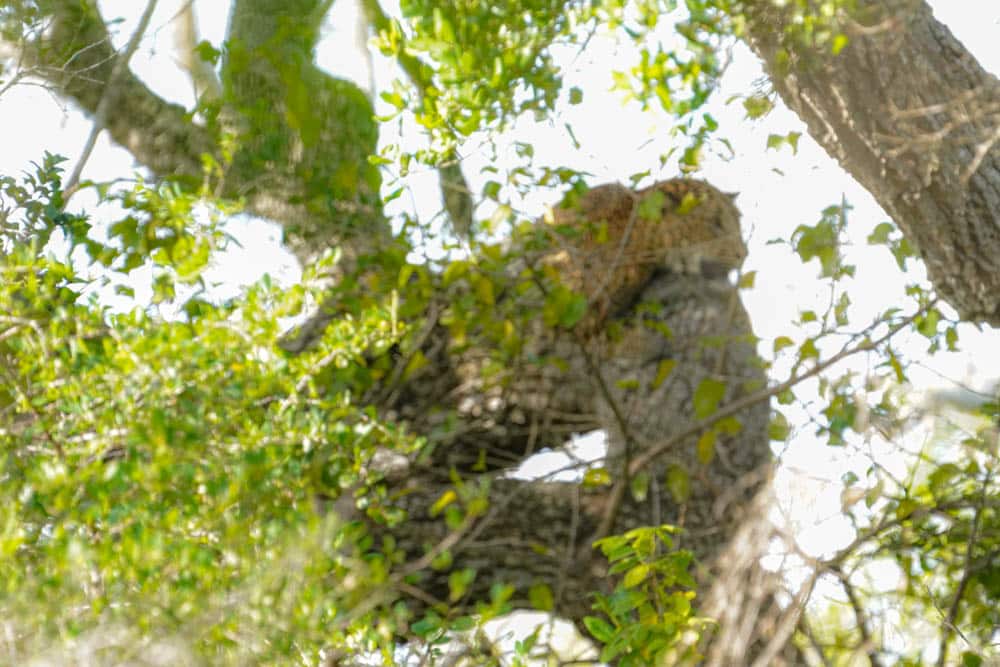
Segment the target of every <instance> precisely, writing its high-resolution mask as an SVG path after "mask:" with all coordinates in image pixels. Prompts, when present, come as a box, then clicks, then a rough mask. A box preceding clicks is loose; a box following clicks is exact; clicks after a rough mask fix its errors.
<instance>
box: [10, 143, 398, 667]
mask: <svg viewBox="0 0 1000 667" xmlns="http://www.w3.org/2000/svg"><path fill="white" fill-rule="evenodd" d="M54 163H55V160H54V159H52V158H47V159H46V162H45V164H44V166H43V167H41V168H39V170H38V173H37V175H27V176H26V177H25V178H24V185H21V186H17V185H15V184H14V183H13V181H11V180H7V181H5V184H6V187H5V193H6V194H7V196H8V198H9V199H8V201H9V202H10V203H12V204H14V205H16V210H18V211H19V212H20V213H21V214H22V219H21V220H20V221H19V223H20V224H18V225H14V226H16V227H17V228H18V229H11V226H8V228H7V229H5V232H4V236H3V245H4V247H5V249H6V252H5V253H4V255H3V256H2V259H0V312H2V313H3V315H0V327H2V328H0V373H2V376H3V383H2V386H3V390H2V391H0V444H2V451H3V471H2V474H0V489H2V490H0V494H2V497H3V498H4V504H3V519H2V521H0V523H2V526H3V528H2V536H0V554H2V556H0V571H2V574H0V578H2V581H3V584H2V592H0V600H2V605H3V608H4V614H5V616H6V617H7V618H8V619H16V621H15V622H16V634H17V635H18V636H20V637H22V638H23V641H24V642H26V645H22V646H19V647H16V648H17V649H20V650H23V651H27V652H29V654H30V652H32V651H38V650H41V649H42V648H43V647H44V646H45V645H46V644H47V643H48V642H51V641H53V640H57V639H58V640H59V641H60V642H66V643H69V644H71V645H72V644H74V643H76V644H79V645H81V646H82V645H84V644H86V641H87V637H88V636H90V635H92V633H94V632H101V633H105V634H108V635H113V634H114V633H113V631H114V630H115V629H117V628H130V629H131V631H132V632H138V633H141V634H142V635H143V636H146V637H150V638H156V637H158V638H162V640H163V642H164V643H170V642H182V643H183V645H189V644H190V645H192V646H193V647H194V648H195V649H197V651H198V652H199V653H202V654H203V655H204V656H205V657H206V658H210V659H211V660H212V661H213V662H219V663H228V662H242V661H243V660H245V659H247V657H248V656H250V655H253V656H255V657H256V658H257V659H262V660H265V661H280V660H285V659H288V657H289V656H291V655H296V656H309V655H311V656H314V657H313V658H312V660H315V659H318V658H317V657H316V656H318V655H319V651H320V649H322V648H323V647H324V646H328V645H329V642H330V640H331V636H341V637H343V636H346V635H348V634H351V633H352V632H354V633H360V634H359V639H358V640H359V641H361V642H362V643H363V644H364V643H368V642H374V644H372V645H377V644H378V643H379V642H382V643H384V642H385V640H386V639H387V637H388V636H390V635H389V634H386V633H387V629H386V626H384V625H383V626H379V625H378V624H376V623H374V622H373V619H374V618H375V617H374V616H373V615H372V613H373V612H372V611H363V609H364V605H362V601H364V600H376V601H377V600H379V599H380V596H382V595H385V590H386V589H387V586H388V584H387V577H388V572H389V569H390V565H391V563H392V562H393V559H394V558H395V556H394V554H393V553H392V552H391V549H390V547H388V546H387V547H386V548H387V551H385V552H381V551H379V550H377V549H373V546H372V544H371V543H370V541H367V538H366V537H365V534H364V533H363V532H359V531H358V527H357V526H356V525H350V524H341V523H338V522H337V521H336V519H335V517H336V515H334V514H330V513H325V512H321V511H319V510H320V509H321V507H322V506H323V505H324V504H325V503H328V502H332V500H333V499H336V498H338V497H341V496H345V497H346V498H348V499H349V498H351V497H352V494H355V493H358V494H363V495H364V496H365V497H366V498H367V500H368V502H369V503H370V504H369V506H368V513H369V515H372V516H377V515H378V513H379V512H380V509H379V503H378V497H379V490H378V489H379V484H378V479H377V478H375V477H372V476H371V474H370V473H369V472H368V471H367V469H366V467H365V463H366V462H367V461H368V460H369V459H370V458H371V456H372V455H373V454H374V452H375V451H376V449H379V448H382V449H388V450H391V451H399V452H406V451H409V450H411V449H412V448H413V447H414V446H416V444H417V443H416V441H415V440H414V439H413V438H412V437H411V436H408V435H407V434H405V433H403V432H401V431H399V430H398V429H396V428H395V427H393V426H392V425H390V424H386V423H383V422H381V421H379V420H378V419H377V418H376V417H375V416H374V415H373V414H371V413H370V412H368V411H365V410H363V409H360V408H359V407H356V406H354V405H353V404H352V403H351V401H350V399H349V397H348V395H347V393H346V392H344V391H340V392H327V391H324V390H318V389H317V386H316V384H315V378H316V377H317V376H319V375H322V374H326V375H327V376H337V375H343V374H349V373H351V371H352V365H353V364H354V362H355V361H356V360H357V359H358V358H359V357H360V356H361V355H363V354H365V353H367V352H370V351H372V350H376V351H377V350H384V349H386V348H388V347H389V346H390V345H391V344H392V343H393V342H394V341H395V340H397V339H398V336H399V335H401V333H402V329H401V328H400V329H397V330H396V331H393V330H392V329H391V328H390V325H389V323H390V321H391V320H392V317H391V315H390V313H388V312H387V311H386V310H385V309H384V308H382V307H380V306H378V305H375V304H371V305H367V306H365V307H364V308H362V309H361V310H360V311H359V313H358V317H357V318H356V319H353V320H350V321H348V320H345V321H342V322H340V323H339V324H338V326H336V327H332V328H330V330H329V331H328V332H327V333H326V335H325V336H324V338H323V340H322V342H321V343H320V345H319V346H318V347H317V348H316V349H315V350H312V351H310V352H309V353H308V354H304V355H301V356H299V357H295V358H286V357H284V356H283V355H280V354H277V353H276V352H275V350H276V347H275V341H276V338H277V336H278V335H279V334H280V331H281V329H280V327H279V322H278V317H279V316H281V315H283V314H288V313H291V312H294V311H295V310H296V309H297V308H298V305H297V304H296V302H301V299H302V295H301V294H297V293H296V291H295V290H292V291H291V292H287V291H282V290H279V289H278V288H276V287H275V286H274V285H272V284H271V283H270V282H269V281H268V280H266V279H265V280H264V281H263V282H261V283H259V284H257V285H255V286H253V287H251V288H250V289H249V290H248V291H247V293H246V294H245V296H244V297H243V298H241V299H240V300H239V301H238V302H234V303H229V304H223V305H213V304H210V303H207V302H205V301H201V300H198V299H197V298H191V299H189V300H187V302H186V303H184V304H183V305H184V306H185V307H184V308H182V309H181V317H180V319H178V320H174V321H167V320H165V319H164V318H163V317H161V316H158V315H157V314H155V312H148V311H145V310H144V309H143V308H141V307H138V306H137V307H136V308H134V309H133V310H131V311H130V312H123V313H110V312H106V311H103V310H101V309H100V308H98V307H97V306H96V304H94V303H93V302H92V300H90V301H91V302H90V303H87V301H88V300H87V299H85V298H84V297H83V296H82V295H83V294H84V293H86V292H87V291H89V290H90V289H91V288H92V287H94V283H93V281H92V280H90V279H88V278H87V277H86V276H85V275H83V274H81V273H79V272H78V271H77V270H76V269H75V268H74V263H73V262H72V261H70V259H69V257H64V258H63V259H58V258H56V257H55V256H54V255H52V254H50V253H47V252H42V248H43V246H41V245H40V241H39V239H44V238H47V237H48V236H49V235H50V234H55V233H56V232H60V233H64V234H65V235H66V236H67V237H69V238H72V237H73V235H74V233H76V230H79V229H80V228H81V227H84V226H85V225H86V220H85V218H83V217H81V216H70V215H67V214H63V213H61V212H60V208H61V200H60V196H61V194H60V192H59V191H58V187H57V186H58V170H57V169H56V168H55V166H54ZM32 186H33V190H32V189H31V187H32ZM162 194H163V193H162V192H160V191H158V190H152V189H149V188H147V187H145V186H143V185H141V184H140V185H139V186H137V187H136V188H135V189H134V190H132V191H130V192H129V193H128V194H127V195H125V196H124V197H123V198H122V201H123V203H124V204H125V205H126V207H127V208H126V211H127V215H126V217H125V218H124V219H123V222H119V223H116V225H112V228H113V229H118V230H121V229H122V228H123V223H126V224H124V226H125V227H128V229H129V231H128V232H127V233H123V234H121V238H122V240H123V242H124V245H123V246H120V247H119V250H120V251H121V253H122V254H120V255H119V257H124V258H126V259H125V263H124V264H123V267H124V268H126V269H128V268H132V265H131V262H130V261H129V260H128V259H127V258H128V257H130V256H131V255H129V252H130V251H131V250H130V249H129V248H128V243H129V241H131V240H134V239H136V238H137V237H136V235H135V234H134V230H135V229H151V228H153V227H154V226H156V224H157V216H156V213H157V212H158V211H160V212H162V211H161V209H160V208H159V207H157V206H153V205H151V204H152V203H153V202H162V201H163V200H162V197H161V195H162ZM188 199H190V198H189V197H188ZM192 203H193V202H192V201H187V203H186V204H185V205H178V206H173V207H169V208H170V209H171V211H172V214H173V216H174V217H171V218H170V219H172V220H175V221H178V222H181V221H182V222H183V228H184V229H185V232H184V236H183V237H182V238H189V239H190V243H191V244H193V245H195V246H197V245H198V244H209V245H211V244H212V243H213V241H212V239H211V237H210V235H209V236H204V235H203V234H202V232H200V231H198V230H199V226H198V225H197V224H196V223H195V222H194V220H193V219H192V218H191V217H190V214H191V210H192V207H191V206H190V204H192ZM181 218H183V220H181ZM161 222H162V220H161ZM25 230H28V231H31V232H32V233H31V234H25ZM139 237H141V238H142V239H147V240H155V241H156V243H157V246H158V248H157V250H162V252H156V251H153V252H149V250H148V248H142V249H141V250H140V251H139V252H141V253H142V254H143V255H144V256H147V257H148V256H150V255H151V256H152V257H153V258H154V261H156V263H157V264H158V265H159V266H160V267H161V269H162V270H163V271H164V272H166V273H172V274H175V275H176V276H179V277H185V276H188V275H189V274H190V273H191V272H194V273H195V274H197V273H198V269H197V268H192V265H191V263H190V255H191V253H190V247H186V250H187V252H183V253H176V252H172V251H171V250H169V249H168V248H169V246H166V245H164V242H163V241H164V239H169V238H174V237H171V236H166V237H164V236H162V235H159V234H150V235H148V236H147V235H145V234H140V235H139ZM175 240H176V239H175ZM102 256H103V253H102ZM174 301H175V296H174V294H173V293H172V292H171V293H169V294H164V295H163V297H162V303H163V304H169V303H171V302H174ZM332 384H335V383H332ZM382 520H385V521H389V520H394V517H390V516H385V517H382ZM348 574H350V577H348V576H347V575H348ZM352 582H353V583H352ZM134 641H136V638H135V637H130V638H128V640H125V639H123V640H122V642H123V643H122V644H121V645H119V646H117V647H116V648H114V649H113V650H118V651H122V653H121V654H120V655H121V656H124V655H126V654H127V652H128V651H130V650H134V647H133V645H132V643H131V642H134ZM241 656H242V657H241Z"/></svg>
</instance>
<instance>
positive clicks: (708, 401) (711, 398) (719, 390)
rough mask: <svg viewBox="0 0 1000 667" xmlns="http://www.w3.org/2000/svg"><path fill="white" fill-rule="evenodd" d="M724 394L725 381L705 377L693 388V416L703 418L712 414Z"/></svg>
mask: <svg viewBox="0 0 1000 667" xmlns="http://www.w3.org/2000/svg"><path fill="white" fill-rule="evenodd" d="M725 394H726V383H725V382H720V381H719V380H715V379H712V378H705V379H704V380H702V381H701V382H700V383H699V384H698V387H697V388H696V389H695V390H694V416H695V417H696V418H697V419H704V418H706V417H709V416H710V415H712V414H714V413H715V411H716V410H717V409H718V408H719V403H720V402H721V401H722V398H723V396H725Z"/></svg>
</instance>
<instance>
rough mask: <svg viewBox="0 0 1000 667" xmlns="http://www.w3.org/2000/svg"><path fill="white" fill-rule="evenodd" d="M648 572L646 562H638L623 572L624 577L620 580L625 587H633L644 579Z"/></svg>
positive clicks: (648, 568)
mask: <svg viewBox="0 0 1000 667" xmlns="http://www.w3.org/2000/svg"><path fill="white" fill-rule="evenodd" d="M649 572H650V567H649V565H647V564H646V563H639V564H638V565H636V566H635V567H633V568H632V569H630V570H629V571H628V572H626V573H625V579H624V580H623V581H622V584H623V585H624V586H625V588H635V587H636V586H638V585H639V584H641V583H642V582H644V581H646V577H648V576H649Z"/></svg>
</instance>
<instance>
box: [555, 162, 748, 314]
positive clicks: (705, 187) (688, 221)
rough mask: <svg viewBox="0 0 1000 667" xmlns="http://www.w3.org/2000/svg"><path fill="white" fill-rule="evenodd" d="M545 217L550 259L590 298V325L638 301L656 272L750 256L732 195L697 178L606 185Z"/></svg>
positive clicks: (735, 262)
mask: <svg viewBox="0 0 1000 667" xmlns="http://www.w3.org/2000/svg"><path fill="white" fill-rule="evenodd" d="M546 223H547V224H549V225H550V230H551V231H550V237H551V240H552V245H553V247H554V250H553V251H552V252H551V253H550V254H549V255H548V256H547V257H546V258H545V260H544V262H545V264H547V265H548V266H551V267H553V268H555V269H556V270H557V271H558V274H559V278H560V280H561V281H562V283H563V284H565V285H566V286H567V287H569V288H571V289H573V290H574V291H576V292H579V293H581V294H583V295H584V296H586V297H587V301H588V303H589V306H590V315H589V316H588V320H589V324H591V325H597V324H600V323H601V322H603V321H605V320H606V319H607V318H608V317H613V316H614V315H615V314H617V313H619V312H621V311H622V310H624V309H625V308H627V307H628V306H629V305H631V304H632V302H633V301H634V299H635V297H636V296H637V295H638V293H639V291H640V290H641V289H642V288H643V286H645V285H646V284H647V282H648V281H649V279H650V278H651V277H652V275H653V274H654V273H655V272H656V271H657V270H669V271H672V272H676V273H685V274H690V273H714V274H718V273H719V272H722V273H726V272H728V271H729V270H731V269H735V268H738V267H739V266H740V264H741V263H742V262H743V259H744V258H745V257H746V245H745V244H744V242H743V238H742V236H741V234H740V214H739V210H738V209H737V208H736V206H735V205H734V204H733V197H732V195H729V194H726V193H724V192H721V191H720V190H718V189H716V188H715V187H713V186H711V185H709V184H708V183H706V182H704V181H701V180H696V179H689V178H677V179H672V180H668V181H661V182H659V183H655V184H653V185H651V186H649V187H647V188H644V189H642V190H638V191H635V190H631V189H629V188H627V187H625V186H623V185H620V184H617V183H609V184H605V185H599V186H597V187H594V188H591V189H590V190H588V191H587V192H586V193H584V194H583V195H581V196H580V197H579V198H578V199H577V200H576V201H575V202H571V201H569V200H565V201H564V202H563V203H562V204H560V205H559V206H557V207H556V208H554V209H553V210H552V211H551V215H548V216H546Z"/></svg>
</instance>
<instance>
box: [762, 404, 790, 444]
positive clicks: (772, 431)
mask: <svg viewBox="0 0 1000 667" xmlns="http://www.w3.org/2000/svg"><path fill="white" fill-rule="evenodd" d="M791 431H792V427H791V425H789V423H788V418H787V417H785V415H783V414H782V413H780V412H778V411H777V410H775V411H774V412H773V413H772V414H771V421H770V423H768V425H767V437H769V438H770V439H771V440H778V441H780V442H784V441H785V440H787V439H788V436H789V434H790V433H791Z"/></svg>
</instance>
